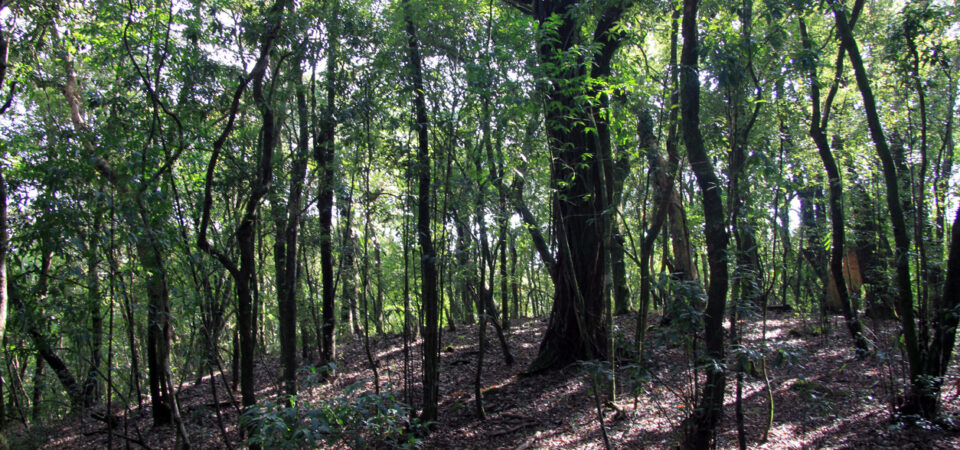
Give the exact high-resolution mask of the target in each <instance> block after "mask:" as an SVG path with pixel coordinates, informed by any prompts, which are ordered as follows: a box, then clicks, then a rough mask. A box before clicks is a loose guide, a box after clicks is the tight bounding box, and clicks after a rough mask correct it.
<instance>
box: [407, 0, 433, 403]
mask: <svg viewBox="0 0 960 450" xmlns="http://www.w3.org/2000/svg"><path fill="white" fill-rule="evenodd" d="M411 1H412V0H403V14H404V19H405V21H406V33H407V45H408V48H407V50H408V51H407V57H408V58H409V61H408V62H409V64H410V66H409V67H410V84H411V88H412V89H413V95H414V109H415V110H416V115H417V123H416V128H417V140H418V147H417V170H416V172H417V175H418V182H419V192H418V194H419V198H418V200H417V240H418V242H419V244H420V272H421V277H422V281H421V286H420V290H421V297H422V299H423V300H422V302H423V303H422V304H423V309H424V315H425V318H424V319H425V321H426V323H425V326H424V332H423V357H424V361H423V415H422V416H421V418H422V419H423V420H425V421H435V420H437V402H438V399H439V375H440V374H439V370H438V369H439V361H438V359H439V358H438V356H439V355H438V354H439V350H440V339H439V336H440V335H439V332H438V327H439V323H438V320H439V314H438V305H439V302H438V296H437V267H436V254H435V252H434V250H433V240H432V239H431V237H430V154H429V147H428V145H429V137H428V135H427V125H428V123H427V106H426V99H425V93H424V90H423V89H424V88H423V68H422V64H421V60H420V42H419V40H418V39H417V28H416V25H415V24H414V21H413V20H414V19H413V11H411V9H412V5H411Z"/></svg>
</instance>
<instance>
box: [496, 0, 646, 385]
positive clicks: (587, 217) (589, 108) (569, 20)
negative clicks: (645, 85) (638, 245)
mask: <svg viewBox="0 0 960 450" xmlns="http://www.w3.org/2000/svg"><path fill="white" fill-rule="evenodd" d="M510 3H511V4H513V5H514V6H516V7H517V8H518V9H519V10H520V11H522V12H524V13H525V14H528V15H530V16H532V17H533V19H534V20H535V21H536V22H537V25H538V26H539V35H538V38H537V55H538V58H539V68H540V76H542V77H543V78H544V82H545V83H547V84H548V87H547V93H546V103H547V107H546V111H545V115H546V117H545V120H546V132H547V139H548V145H549V148H550V151H551V155H552V159H551V166H550V179H551V185H552V188H553V189H554V194H553V203H554V210H555V213H554V218H553V230H554V234H555V236H556V240H557V244H558V245H557V247H558V249H557V256H556V258H555V260H556V262H557V270H556V277H555V286H554V301H553V308H552V310H551V312H550V322H549V325H548V326H547V331H546V332H545V334H544V337H543V341H542V342H541V344H540V350H539V353H538V355H537V358H536V359H535V360H534V361H533V362H532V363H531V364H530V366H529V367H528V368H527V373H537V372H541V371H544V370H550V369H556V368H561V367H564V366H566V365H568V364H570V363H571V362H574V361H577V360H592V359H599V358H603V357H605V356H607V353H608V350H607V343H608V340H609V339H608V334H609V326H610V324H609V323H607V319H606V315H605V314H604V311H605V308H607V307H608V305H606V297H605V296H604V292H606V289H605V287H604V283H605V282H606V280H607V278H606V276H605V274H606V267H605V265H604V263H603V261H606V260H607V259H606V254H607V252H608V251H609V249H608V248H607V247H608V245H607V244H605V242H604V239H605V238H604V236H605V235H606V234H608V232H609V229H608V227H607V226H606V224H607V223H608V222H609V221H610V220H612V211H611V210H610V209H609V206H610V199H608V198H607V197H608V194H607V192H606V184H605V183H606V181H605V180H606V176H613V171H612V170H610V169H611V168H612V164H611V163H610V160H609V158H610V141H609V139H610V135H609V125H608V123H607V120H606V109H607V94H606V93H604V92H602V91H601V90H600V89H599V88H597V87H596V82H597V81H601V82H602V80H604V79H605V78H606V77H608V76H609V75H610V74H611V61H612V60H613V57H614V55H615V53H616V51H617V49H618V48H619V47H620V45H621V43H622V38H623V33H624V32H623V29H622V28H620V27H618V24H619V23H620V20H621V19H622V18H623V17H624V15H625V14H626V13H627V11H628V10H629V9H630V7H631V6H632V5H633V2H632V1H629V0H625V1H621V0H613V1H610V2H601V4H600V5H598V6H600V7H601V8H600V9H599V10H598V11H596V12H595V15H594V16H592V17H593V19H594V20H595V21H596V25H595V26H594V27H593V34H592V36H590V35H589V34H588V32H587V31H586V30H584V28H583V25H584V23H583V22H582V21H581V20H582V19H581V18H582V16H581V13H580V11H579V10H577V8H579V3H578V2H574V1H570V0H551V1H545V2H531V1H526V0H518V1H514V2H510ZM575 10H576V11H575ZM584 48H589V49H591V50H590V52H591V53H592V54H591V57H590V58H585V57H583V54H582V53H580V51H581V50H582V49H584ZM592 99H599V100H598V101H594V100H592ZM607 174H609V175H607Z"/></svg>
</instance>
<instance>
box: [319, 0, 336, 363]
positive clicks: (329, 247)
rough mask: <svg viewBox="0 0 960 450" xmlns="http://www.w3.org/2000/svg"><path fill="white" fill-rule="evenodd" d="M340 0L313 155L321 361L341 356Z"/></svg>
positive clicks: (333, 13)
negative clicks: (337, 231)
mask: <svg viewBox="0 0 960 450" xmlns="http://www.w3.org/2000/svg"><path fill="white" fill-rule="evenodd" d="M339 5H340V2H339V1H337V0H334V1H333V2H331V6H332V11H331V20H330V21H329V22H328V26H329V30H328V38H327V41H328V42H327V72H326V82H325V84H326V86H325V89H326V95H327V98H326V102H327V104H326V108H325V109H324V113H323V120H322V122H321V125H320V127H319V128H320V129H319V136H318V135H314V142H315V144H314V150H313V158H314V159H315V160H316V161H317V165H318V166H319V169H320V189H319V193H318V199H317V209H318V210H319V212H320V213H319V214H320V278H321V281H322V283H323V306H322V312H321V315H322V316H323V320H322V323H323V326H322V331H323V333H322V336H321V337H320V340H321V342H322V345H321V354H320V364H321V365H325V364H329V363H331V362H333V361H334V360H335V359H336V357H337V345H336V334H337V333H336V325H337V323H336V320H337V316H336V301H335V297H336V294H337V292H336V281H335V280H334V277H333V187H334V176H335V173H336V166H335V162H334V152H335V143H336V126H337V123H336V121H335V120H334V117H333V112H334V111H335V108H336V75H337V72H336V68H337V66H336V64H337V60H338V50H337V49H338V47H339V46H338V43H339V39H340V38H339V34H338V32H337V30H338V27H337V25H338V19H337V16H338V14H339Z"/></svg>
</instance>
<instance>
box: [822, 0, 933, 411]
mask: <svg viewBox="0 0 960 450" xmlns="http://www.w3.org/2000/svg"><path fill="white" fill-rule="evenodd" d="M831 5H832V6H833V10H834V16H835V17H836V19H837V33H838V35H839V36H840V42H841V44H842V45H843V46H844V48H846V50H847V55H848V57H849V59H850V64H851V65H852V66H853V70H854V75H855V77H856V80H857V87H859V89H860V94H861V96H862V97H863V107H864V111H865V113H866V117H867V125H868V127H869V129H870V136H871V138H872V139H873V143H874V146H875V147H876V150H877V155H878V156H879V157H880V162H881V168H882V170H883V177H884V180H885V183H886V188H887V208H888V209H889V211H890V221H891V225H892V226H893V240H894V245H895V248H896V250H895V252H896V254H895V256H894V261H895V268H896V280H897V288H898V289H899V291H900V292H899V295H898V299H897V313H898V314H899V315H900V323H901V325H902V326H903V340H904V347H905V349H906V352H907V361H908V363H909V368H910V380H911V382H912V383H913V389H914V390H915V391H917V390H920V391H922V390H923V389H924V388H923V387H922V386H923V385H924V384H925V383H924V381H923V380H922V378H923V377H922V375H924V374H923V370H922V365H923V354H922V353H921V344H920V343H919V342H918V338H917V330H916V323H915V319H914V312H913V292H912V287H911V286H910V259H909V252H910V238H909V236H908V235H907V225H906V220H905V218H904V213H903V206H902V204H901V202H900V200H901V199H900V180H899V177H898V174H897V169H896V166H895V165H894V161H893V157H892V156H891V153H890V148H889V147H888V144H887V139H886V137H885V136H884V132H883V127H882V125H881V124H880V116H879V114H878V113H877V106H876V101H875V100H874V96H873V89H872V88H871V86H870V80H869V78H868V75H867V72H866V68H865V67H864V65H863V59H862V58H861V56H860V49H859V47H858V46H857V41H856V40H855V39H854V37H853V31H852V28H851V26H850V23H849V22H848V20H847V13H846V12H845V10H844V8H843V5H842V4H841V3H839V2H838V1H837V0H832V1H831ZM918 412H919V411H918ZM924 413H925V412H924Z"/></svg>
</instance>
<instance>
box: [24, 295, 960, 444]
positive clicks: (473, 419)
mask: <svg viewBox="0 0 960 450" xmlns="http://www.w3.org/2000/svg"><path fill="white" fill-rule="evenodd" d="M658 319H659V318H656V317H655V318H652V320H658ZM616 322H617V325H618V326H617V331H616V333H618V334H622V335H623V336H629V337H631V338H632V336H633V325H632V323H633V322H634V319H633V318H632V317H628V316H624V317H619V318H617V320H616ZM828 322H829V326H828V327H827V330H826V331H825V332H818V331H817V330H818V329H819V327H818V326H817V324H816V323H815V322H812V321H810V320H801V319H798V318H796V317H794V316H793V314H789V313H788V314H776V315H771V316H770V317H769V318H768V320H767V321H766V331H765V337H766V339H765V343H766V346H765V348H766V350H765V351H763V350H761V347H760V343H761V333H760V329H761V322H760V320H759V319H757V320H752V321H748V322H746V323H745V327H744V328H745V332H744V347H743V348H744V349H745V350H744V353H748V354H751V355H752V356H755V357H759V355H765V356H766V358H765V359H766V362H767V364H766V365H767V366H768V367H767V376H768V379H769V390H768V389H767V383H766V382H765V381H764V378H763V374H762V372H763V371H762V370H761V366H760V365H759V363H758V364H757V365H755V367H754V368H750V369H748V370H747V371H746V372H748V373H746V374H745V376H744V381H743V387H742V392H743V394H742V398H743V402H742V409H743V415H744V417H745V420H744V423H745V434H746V439H747V444H748V446H749V447H751V448H951V449H956V448H960V427H958V423H960V399H958V394H960V378H958V376H957V369H956V364H955V365H954V367H953V369H952V370H951V373H950V378H949V379H948V381H947V383H946V385H945V387H944V389H943V399H942V403H941V404H942V405H943V408H942V409H943V416H944V418H945V420H944V421H943V423H939V424H932V423H926V424H920V425H915V424H914V425H906V424H904V423H901V422H897V421H894V420H892V419H891V401H890V399H891V398H893V397H894V396H893V395H892V394H891V393H892V392H893V386H895V383H896V382H895V381H893V382H892V380H894V379H896V378H898V377H900V375H901V374H902V373H903V372H904V370H905V367H904V366H903V364H902V363H901V359H900V356H899V352H895V351H891V349H892V348H893V345H892V342H893V340H894V338H895V333H894V331H895V328H894V325H893V323H891V322H869V321H868V323H866V326H867V329H868V334H869V335H870V336H871V338H872V340H873V341H874V342H875V343H876V344H877V349H878V351H877V352H876V353H875V354H874V355H873V356H870V357H867V358H864V359H857V358H856V357H855V354H854V352H853V350H852V348H851V345H850V341H851V340H850V338H849V336H848V335H847V332H846V328H844V327H843V326H842V324H843V323H842V321H840V320H839V318H831V319H830V320H829V321H828ZM654 323H655V322H654ZM545 325H546V323H545V320H544V319H525V320H521V321H515V322H514V323H513V324H512V328H511V329H510V330H509V333H508V337H507V340H508V342H509V346H510V350H511V352H512V353H513V356H514V357H515V358H516V362H515V363H514V364H513V365H510V366H507V365H505V364H504V357H503V353H502V351H501V349H500V345H499V343H498V342H497V340H496V335H495V334H494V333H493V330H492V328H491V329H490V331H489V332H488V334H487V337H488V339H487V342H488V347H489V348H488V352H487V354H486V356H485V364H484V370H483V377H482V381H483V383H482V384H483V394H484V395H483V396H484V407H485V411H486V419H485V420H478V419H477V416H476V410H475V400H474V395H473V392H474V380H475V377H476V361H477V353H478V352H477V348H478V347H477V328H476V326H458V327H457V329H456V331H453V332H451V331H449V330H444V331H443V336H442V349H443V352H442V354H441V361H442V362H441V378H440V379H441V387H440V399H441V404H440V410H439V417H440V422H439V423H438V424H437V425H436V428H435V431H434V432H433V433H431V434H429V435H428V436H427V437H425V438H424V439H423V441H422V446H423V447H426V448H477V449H481V448H482V449H494V448H509V449H533V448H577V449H580V448H603V447H604V443H603V438H602V434H601V429H600V426H599V420H598V412H597V407H596V402H595V400H596V399H595V397H594V395H593V394H592V392H593V389H592V387H593V386H594V384H595V383H594V382H593V380H594V374H596V373H597V372H591V369H590V366H572V367H569V368H567V369H565V370H561V371H554V372H550V373H547V374H543V375H539V376H532V377H524V376H521V375H520V374H521V372H522V371H523V370H524V368H525V367H526V366H527V364H528V363H530V362H531V361H532V360H533V358H534V356H535V355H536V352H537V348H538V344H539V339H540V337H541V336H542V332H543V330H544V328H545ZM665 329H666V330H667V331H660V328H656V327H653V328H651V331H650V334H649V336H648V347H649V349H650V350H649V354H648V358H647V363H646V364H645V367H646V370H645V371H643V372H642V375H641V376H637V377H634V378H635V379H636V380H638V381H631V376H632V375H631V374H632V373H637V372H638V371H637V370H636V369H637V367H638V366H637V365H634V364H629V363H628V362H626V361H623V362H622V363H621V364H620V366H622V367H621V368H620V369H619V370H618V372H617V379H618V387H617V392H618V398H617V400H618V401H617V408H610V407H604V408H603V412H602V415H603V423H604V426H605V428H606V431H607V434H608V436H609V440H610V443H611V445H612V447H615V448H674V447H676V446H677V444H678V438H679V429H680V425H681V421H682V420H683V418H684V417H686V416H687V415H688V414H689V412H690V410H691V407H692V406H693V405H692V398H691V392H692V389H693V387H692V383H693V377H692V373H693V371H692V370H691V369H692V367H693V363H692V360H691V358H690V356H689V351H688V350H684V349H683V348H682V346H681V345H678V344H677V343H676V342H675V341H676V339H677V338H679V337H681V333H678V332H676V331H672V332H671V331H669V330H670V328H669V327H666V328H665ZM415 344H416V343H415ZM370 345H371V349H372V351H373V354H374V357H375V358H376V359H377V360H378V361H379V376H380V383H381V387H383V388H384V389H397V390H398V391H400V392H398V393H397V396H398V397H399V398H401V399H402V398H403V393H402V385H403V381H402V373H403V365H404V363H403V361H404V360H403V351H402V348H403V345H402V338H401V337H399V336H390V337H386V338H382V339H371V341H370ZM340 358H341V363H340V365H339V368H338V369H339V374H338V376H337V377H336V378H335V379H334V380H333V381H332V382H328V383H317V382H315V381H311V380H310V378H311V377H310V374H309V372H308V371H304V372H303V378H302V379H301V382H300V386H301V392H303V394H302V396H301V398H300V400H301V402H317V401H320V400H319V399H322V398H331V397H336V396H342V395H343V392H346V391H348V389H347V387H348V386H353V387H354V388H359V389H358V390H356V391H354V392H362V391H363V390H364V389H370V390H372V389H373V382H372V380H373V374H372V371H371V370H370V369H369V364H368V362H367V357H366V353H365V351H364V348H363V346H362V340H360V339H356V340H354V341H353V342H349V343H346V344H343V345H342V351H341V354H340ZM409 359H410V373H411V374H412V375H411V377H410V378H411V379H412V380H416V381H414V383H413V384H412V385H411V398H413V399H414V401H413V403H415V404H416V403H419V398H420V395H421V394H420V390H419V385H418V382H419V379H420V375H419V373H420V372H419V368H420V363H419V361H420V351H419V346H417V345H414V346H412V347H411V353H410V358H409ZM730 361H733V357H732V356H731V359H730ZM595 367H596V366H594V370H595ZM730 367H733V363H732V362H731V363H730ZM727 373H728V377H727V380H728V385H727V386H728V387H727V394H726V396H725V399H724V400H725V403H726V406H725V408H724V417H723V420H722V422H721V424H720V427H719V430H720V431H719V435H718V436H717V442H718V444H719V446H720V447H722V448H736V447H737V431H736V428H737V427H736V420H735V399H736V377H735V375H734V373H733V371H732V370H728V371H727ZM258 375H259V376H258V378H257V387H258V398H261V399H262V398H275V397H276V392H277V387H278V383H277V380H278V378H279V375H280V368H279V366H278V363H277V361H276V359H275V358H264V359H263V360H261V362H260V365H259V366H258ZM600 375H603V374H602V373H600ZM217 378H218V382H219V381H220V380H219V378H220V375H219V374H218V375H217ZM314 378H315V377H314ZM601 378H603V377H601ZM210 385H211V384H210V383H209V378H203V379H202V380H201V383H199V384H195V381H194V380H189V381H186V382H184V383H182V391H181V394H180V397H179V398H180V401H181V408H182V410H183V413H182V414H183V417H184V418H185V423H186V427H187V430H188V432H189V434H190V437H191V441H192V443H193V444H194V446H195V447H197V448H237V447H240V446H241V445H240V444H239V432H238V429H237V426H236V424H237V409H236V407H235V406H233V405H231V404H230V399H229V398H227V397H226V396H225V395H224V394H225V390H224V388H223V386H225V384H222V383H218V389H217V393H218V401H216V402H215V401H214V400H213V397H212V395H211V389H210ZM631 386H636V387H637V388H638V389H639V390H636V391H633V392H631ZM771 391H772V394H773V403H774V406H775V408H774V418H773V423H772V426H771V427H770V428H769V430H768V433H767V438H766V440H765V441H762V440H761V439H762V435H763V433H764V429H765V428H766V427H765V424H766V422H767V420H766V418H767V411H768V409H767V408H768V399H769V393H770V392H771ZM604 392H607V390H606V389H603V390H601V395H603V393H604ZM635 394H636V395H635ZM232 397H233V398H234V399H236V401H239V394H238V393H236V392H234V393H233V395H232ZM217 404H220V405H221V407H220V408H217V407H216V405H217ZM217 409H219V410H220V414H221V416H222V417H221V421H222V423H223V427H222V428H221V427H220V426H219V425H218V420H217V413H216V410H217ZM101 412H102V411H101ZM115 414H116V413H115ZM119 417H121V419H124V420H122V423H121V424H120V425H119V426H118V427H116V428H115V429H114V433H113V434H114V436H113V437H112V440H111V438H110V437H108V434H107V432H106V426H105V425H106V424H105V423H104V422H102V421H97V420H94V419H91V418H90V416H89V414H83V415H79V414H75V415H72V416H68V417H65V418H64V420H62V421H60V422H58V423H55V424H47V425H46V426H43V427H33V428H28V429H24V428H22V427H21V428H19V429H17V428H16V427H14V430H13V436H11V437H10V438H11V439H12V441H10V442H11V443H12V444H13V445H14V446H21V447H38V448H107V447H108V442H109V445H112V446H115V447H118V448H119V447H125V446H126V445H127V444H130V448H170V447H172V446H173V444H174V431H173V429H172V428H170V427H159V428H155V427H152V425H151V421H150V414H149V410H148V409H147V408H142V409H136V408H132V409H130V410H127V411H121V412H120V413H119ZM224 436H226V438H227V440H228V441H229V444H225V443H224ZM311 446H313V445H311ZM315 446H316V447H323V446H324V444H323V443H317V444H316V445H315ZM341 447H343V445H341Z"/></svg>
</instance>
